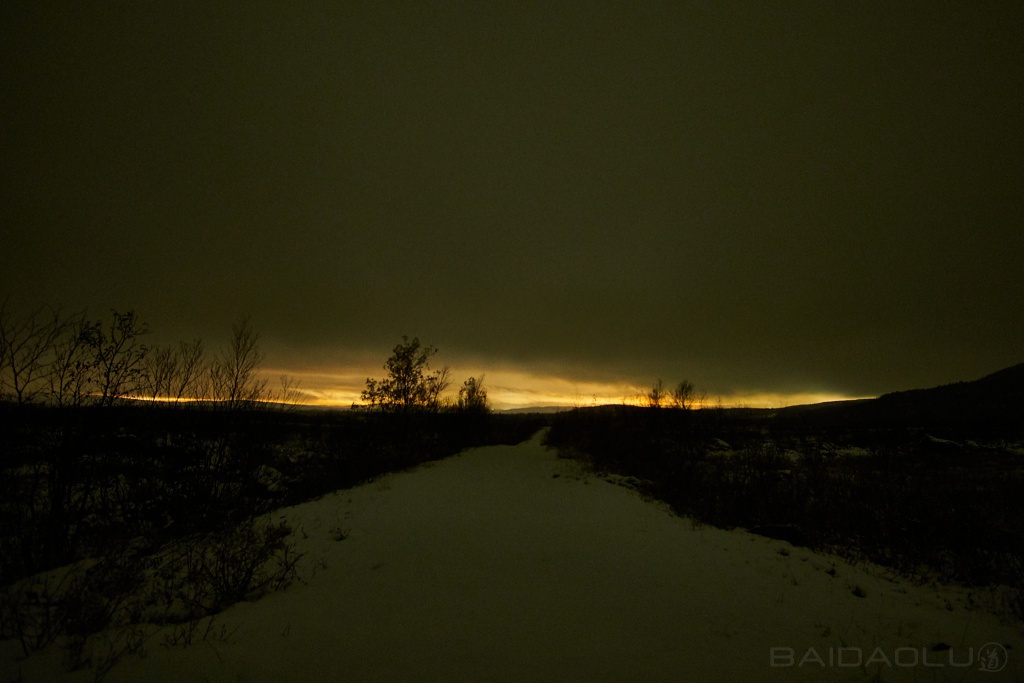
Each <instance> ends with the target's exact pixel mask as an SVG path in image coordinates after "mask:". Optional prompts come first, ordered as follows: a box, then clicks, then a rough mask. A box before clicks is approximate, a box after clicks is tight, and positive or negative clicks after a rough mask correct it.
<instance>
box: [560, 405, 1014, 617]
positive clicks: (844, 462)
mask: <svg viewBox="0 0 1024 683" xmlns="http://www.w3.org/2000/svg"><path fill="white" fill-rule="evenodd" d="M659 389H660V387H659V386H658V385H656V386H655V390H654V391H652V394H653V395H654V396H657V395H658V390H659ZM657 405H658V402H657V401H654V400H653V399H652V400H651V401H650V402H649V403H648V407H633V406H607V407H600V408H584V409H577V410H574V411H571V412H565V413H560V414H557V415H555V416H554V418H553V425H552V427H551V429H550V431H549V433H548V436H547V442H548V444H549V445H551V446H555V447H557V448H558V449H559V451H560V454H561V455H562V456H563V457H572V458H577V459H580V460H583V461H585V462H586V463H589V465H590V466H591V467H592V468H593V469H594V470H596V471H598V472H606V473H613V474H616V475H621V476H622V477H628V478H629V481H630V482H632V483H633V484H634V485H635V486H636V487H637V488H638V489H639V490H640V491H641V492H643V493H644V494H646V495H649V496H651V497H653V498H657V499H659V500H662V501H665V502H667V503H668V504H669V505H670V506H671V507H672V509H673V510H674V511H676V512H677V513H678V514H680V515H685V516H689V517H691V518H693V519H694V520H696V521H697V522H699V523H703V524H709V525H714V526H718V527H722V528H726V529H731V528H745V529H749V530H751V531H754V532H755V533H759V534H762V535H765V536H769V537H773V538H778V539H781V540H785V541H789V542H791V543H793V544H796V545H802V546H807V547H810V548H812V549H815V550H820V551H825V552H830V553H835V554H838V555H840V556H843V557H845V558H847V559H851V560H855V561H859V560H868V561H871V562H875V563H878V564H881V565H884V566H887V567H891V568H893V569H894V570H896V571H898V572H900V573H901V574H903V575H906V576H909V577H913V578H915V579H918V580H922V581H928V580H938V581H945V582H955V583H958V584H962V585H967V586H1003V587H1009V588H1010V590H1009V591H1008V592H1007V593H1006V594H1005V598H1004V599H1005V604H1004V605H1003V607H1005V608H1006V609H1007V610H1008V611H1009V612H1010V613H1012V614H1014V615H1015V616H1016V617H1017V618H1018V619H1024V598H1022V596H1024V572H1022V560H1024V507H1022V506H1021V505H1020V502H1019V501H1020V492H1021V490H1024V426H1022V425H1021V423H1020V422H1019V421H1017V422H1013V423H1011V422H1009V421H1006V420H1002V419H1000V420H999V421H997V422H995V423H990V422H984V421H983V422H981V423H975V424H973V425H967V424H963V423H959V424H957V425H956V426H955V428H953V427H951V426H950V423H949V422H948V421H944V420H934V421H933V420H928V419H926V418H924V417H921V418H920V419H918V420H916V421H911V422H909V423H908V422H899V423H894V422H892V421H890V420H887V419H883V418H879V419H878V420H875V421H871V420H866V419H864V418H863V414H866V411H860V412H857V413H855V414H854V413H852V412H851V414H850V415H847V414H845V413H841V412H839V411H838V410H837V411H834V412H831V413H827V414H825V413H822V414H817V413H815V412H814V411H804V412H801V411H778V412H777V413H776V412H775V411H765V410H743V409H732V410H723V409H702V410H688V409H675V410H672V409H666V408H658V407H655V406H657ZM993 425H995V427H993Z"/></svg>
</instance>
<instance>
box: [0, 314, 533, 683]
mask: <svg viewBox="0 0 1024 683" xmlns="http://www.w3.org/2000/svg"><path fill="white" fill-rule="evenodd" d="M147 333H148V326H147V325H145V324H144V323H143V322H141V321H140V320H139V318H138V317H137V316H136V315H135V314H134V313H132V312H128V313H120V312H112V314H111V315H110V317H109V318H107V319H105V320H91V319H88V318H87V317H86V316H84V315H78V314H76V315H65V314H63V313H62V312H61V311H60V310H58V309H45V310H40V311H36V312H33V313H31V314H29V315H25V316H20V317H18V316H14V315H13V314H11V313H10V311H9V310H6V309H4V310H0V399H2V400H0V425H2V429H0V638H4V639H7V638H13V639H15V640H16V641H17V642H18V643H19V645H20V648H21V650H22V652H23V654H24V655H25V656H28V655H29V654H31V653H32V652H34V651H36V650H39V649H42V648H46V647H59V648H61V649H62V651H63V652H64V656H65V660H66V663H67V665H68V667H69V668H71V669H77V668H83V667H88V668H89V669H91V670H92V671H93V673H94V675H95V677H96V678H97V679H99V678H102V676H103V675H104V674H105V673H106V671H108V670H109V668H110V667H111V666H113V665H114V664H115V663H116V661H117V660H118V659H119V658H120V657H122V656H123V655H125V654H128V653H131V652H139V651H141V650H143V649H144V648H145V647H146V646H147V645H150V646H151V645H152V644H153V643H152V641H151V638H152V635H153V634H154V633H155V632H156V631H157V629H158V628H159V627H165V628H164V631H163V632H164V633H166V632H167V630H166V627H168V626H172V627H173V629H172V630H171V633H172V634H173V635H172V636H170V637H168V638H167V639H166V640H167V642H165V643H161V644H162V645H168V646H178V645H188V644H190V643H192V642H195V641H198V640H203V639H208V638H227V637H228V636H229V634H226V633H223V632H222V631H221V630H219V629H218V628H217V627H216V626H215V619H216V615H217V614H218V613H219V612H220V611H222V610H223V609H225V608H226V607H228V606H230V605H231V604H233V603H235V602H238V601H240V600H251V599H256V598H258V597H259V596H261V595H263V594H265V593H266V592H268V591H272V590H278V589H281V588H284V587H286V586H288V585H289V584H291V583H292V582H293V581H295V580H301V576H299V575H298V574H297V569H296V568H297V562H298V559H299V558H298V557H297V556H296V553H295V550H294V544H293V543H292V541H291V538H290V537H291V535H292V533H293V532H297V530H294V529H291V528H289V527H288V526H287V525H282V524H280V523H272V522H269V521H267V520H268V517H269V516H268V515H267V513H269V512H271V511H273V510H275V509H278V508H280V507H282V506H287V505H292V504H296V503H299V502H303V501H306V500H310V499H313V498H316V497H319V496H321V495H324V494H326V493H329V492H331V491H335V490H338V489H344V488H348V487H352V486H355V485H358V484H360V483H363V482H366V481H369V480H372V479H373V478H375V477H378V476H380V475H382V474H385V473H388V472H392V471H396V470H402V469H406V468H409V467H413V466H415V465H418V464H420V463H423V462H426V461H429V460H434V459H438V458H442V457H445V456H448V455H451V454H454V453H457V452H458V451H460V450H462V449H464V448H468V447H472V446H478V445H487V444H497V443H517V442H519V441H522V440H523V439H525V438H528V437H529V436H530V435H531V434H533V433H534V432H536V430H537V429H538V428H539V427H540V426H541V423H540V421H539V420H540V418H538V417H535V416H510V415H509V416H506V415H497V414H492V413H491V412H490V411H489V410H488V408H487V404H486V389H485V388H484V387H483V384H482V381H478V380H477V379H475V378H470V379H469V380H466V382H465V383H464V384H463V387H462V390H461V391H460V392H458V397H457V398H454V397H453V398H448V397H447V396H445V395H444V393H443V392H444V390H445V388H446V387H447V380H446V377H447V370H444V371H443V372H432V371H431V370H430V368H429V360H430V358H431V357H432V356H433V354H434V353H435V351H434V350H433V349H432V348H430V347H422V346H421V345H420V343H419V341H418V340H416V339H414V340H412V341H411V342H410V341H409V340H408V339H403V342H402V343H401V344H399V345H398V346H397V347H396V348H395V350H394V352H393V354H392V356H391V357H390V358H389V359H388V361H387V363H386V365H385V369H386V371H387V374H386V376H385V377H384V378H383V379H381V380H377V381H375V380H368V381H367V391H368V392H369V394H370V396H369V400H368V402H367V405H366V406H364V407H362V408H361V409H357V410H335V411H329V410H310V409H304V408H302V407H301V406H297V405H295V399H296V397H297V396H298V394H297V387H296V385H295V383H294V382H292V381H291V380H290V379H288V378H282V380H281V382H280V388H271V387H270V386H269V384H268V381H267V379H266V378H265V377H264V376H263V374H262V372H261V363H262V360H263V353H262V350H261V347H260V337H259V335H258V334H257V333H256V332H255V331H254V329H253V327H252V325H251V323H250V322H249V321H248V320H247V319H242V320H241V321H239V322H238V323H236V324H235V325H234V326H233V327H232V330H231V336H230V338H229V340H228V342H227V343H226V344H225V345H224V346H223V347H222V348H218V349H214V350H213V351H208V350H207V348H206V346H205V344H204V343H203V342H202V341H201V340H193V341H189V342H183V343H181V344H179V345H176V346H168V347H152V346H149V345H147V344H146V340H147Z"/></svg>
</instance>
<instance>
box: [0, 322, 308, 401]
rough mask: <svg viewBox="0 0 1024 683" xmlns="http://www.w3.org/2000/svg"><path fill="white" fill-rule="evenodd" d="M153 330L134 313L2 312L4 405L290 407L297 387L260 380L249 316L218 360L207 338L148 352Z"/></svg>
mask: <svg viewBox="0 0 1024 683" xmlns="http://www.w3.org/2000/svg"><path fill="white" fill-rule="evenodd" d="M149 332H150V328H149V325H148V324H146V323H145V322H143V321H142V320H140V319H139V316H138V315H137V314H136V313H135V312H134V311H126V312H121V311H116V310H112V311H111V312H110V314H109V316H108V317H106V318H99V319H94V318H91V317H89V316H88V315H86V314H85V313H82V312H76V313H68V312H66V311H64V310H63V309H61V308H59V307H44V308H39V309H36V310H33V311H31V312H29V313H27V314H21V315H18V314H16V313H14V312H13V311H12V310H11V308H10V307H9V306H8V304H7V303H6V302H5V303H4V305H3V306H0V400H4V401H9V402H13V403H16V404H18V405H27V404H32V403H42V404H46V405H55V406H62V407H78V406H86V405H95V406H112V405H115V404H117V403H121V402H124V401H125V400H127V399H149V400H159V401H163V402H167V403H171V404H185V403H191V404H208V405H217V406H223V407H227V408H239V407H243V406H257V405H261V404H267V403H270V402H281V403H291V402H294V401H295V400H296V399H297V398H298V386H297V384H296V383H295V382H294V380H292V379H291V378H289V377H287V376H282V377H281V386H280V388H279V389H272V388H270V387H269V386H268V380H267V379H266V378H264V377H261V375H260V365H261V363H262V361H263V358H264V354H263V351H262V349H261V347H260V335H259V334H258V333H257V332H256V331H255V330H254V329H253V327H252V323H251V321H250V319H249V318H248V317H243V318H242V319H241V320H239V321H238V322H237V323H235V324H234V325H233V326H232V328H231V338H230V340H229V343H228V344H227V346H225V347H223V348H220V349H217V350H215V351H213V352H212V353H211V352H209V351H207V349H206V346H205V345H204V343H203V341H202V339H194V340H192V341H187V342H186V341H182V342H179V343H178V344H176V345H149V344H147V343H146V336H147V335H148V334H149Z"/></svg>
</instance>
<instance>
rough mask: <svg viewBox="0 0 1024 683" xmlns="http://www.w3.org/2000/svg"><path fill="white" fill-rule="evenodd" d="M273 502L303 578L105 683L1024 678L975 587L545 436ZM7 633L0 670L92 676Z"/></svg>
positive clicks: (149, 650) (29, 677)
mask: <svg viewBox="0 0 1024 683" xmlns="http://www.w3.org/2000/svg"><path fill="white" fill-rule="evenodd" d="M556 475H557V476H556ZM273 516H274V517H275V518H277V517H284V518H287V519H288V520H289V521H290V522H291V523H292V524H293V525H294V527H295V529H296V531H295V533H294V539H295V542H296V545H297V548H298V549H299V550H300V551H303V552H305V553H306V555H305V557H304V558H303V560H302V565H301V569H300V574H301V576H302V577H303V579H304V581H303V582H301V583H297V584H295V585H293V586H292V587H291V588H289V589H287V590H286V591H283V592H280V593H274V594H271V595H268V596H266V597H264V598H262V599H261V600H259V601H256V602H249V603H241V604H238V605H235V606H234V607H232V608H230V609H228V610H227V611H225V612H224V613H222V614H221V615H219V616H218V617H217V620H216V622H215V624H216V628H215V629H214V630H213V632H214V633H224V634H230V636H228V637H227V638H226V642H225V641H224V640H223V639H219V638H217V637H212V638H208V639H207V640H206V641H205V642H200V643H196V644H193V645H192V646H190V647H187V648H185V647H170V648H169V647H165V646H163V645H161V643H162V642H163V638H164V637H165V636H166V633H157V634H154V636H153V637H151V638H150V639H149V641H148V643H147V647H146V654H145V656H144V657H139V656H136V655H129V656H126V657H125V658H124V659H122V660H121V661H120V662H119V663H118V665H117V666H115V667H114V668H113V670H112V671H110V673H109V674H108V675H107V677H106V679H105V680H107V681H118V682H120V681H125V682H127V681H133V682H140V681H202V680H209V681H313V680H345V681H410V680H431V681H433V680H444V681H463V680H464V681H479V680H489V681H542V680H544V681H627V680H628V681H730V682H732V681H776V680H778V681H783V680H785V681H789V680H799V681H835V680H841V681H846V680H850V681H865V680H874V676H875V674H880V678H881V680H883V681H910V680H974V679H977V678H978V677H979V676H981V677H982V678H984V676H985V674H984V673H981V672H979V671H977V669H978V668H979V667H980V666H981V664H982V660H981V656H980V655H981V648H982V647H983V646H985V645H986V644H988V643H997V644H999V645H1002V646H1004V647H1006V648H1007V652H1008V653H1009V654H1008V663H1006V661H1005V659H1004V660H1002V662H1001V663H1004V664H1006V666H1005V668H1004V669H1003V671H1002V672H1000V674H999V675H998V677H997V678H993V679H992V680H999V681H1004V680H1005V681H1010V680H1020V679H1021V678H1022V677H1024V666H1022V663H1021V661H1020V660H1021V659H1024V656H1022V654H1024V649H1022V635H1024V633H1022V631H1021V629H1020V626H1019V625H1013V624H1011V623H1003V622H1001V621H1000V619H998V618H997V617H996V616H995V615H994V614H993V613H992V612H991V611H989V610H987V609H984V608H982V607H980V606H978V604H977V603H978V602H979V601H980V598H981V596H979V595H971V594H969V593H968V591H966V590H965V589H960V588H954V587H948V586H919V585H914V584H912V583H910V582H908V581H905V580H902V579H899V578H897V577H894V576H892V575H890V574H889V573H887V572H886V571H885V570H883V569H881V568H879V567H875V566H872V565H866V564H861V565H857V566H853V565H850V564H849V563H847V562H844V561H842V560H840V559H838V558H835V557H831V556H827V555H823V554H818V553H813V552H811V551H809V550H807V549H804V548H794V547H792V546H790V545H788V544H786V543H784V542H781V541H773V540H770V539H766V538H762V537H759V536H755V535H752V534H748V533H745V532H741V531H724V530H720V529H715V528H710V527H697V526H695V525H694V524H693V523H692V522H691V521H690V520H687V519H684V518H680V517H677V516H675V515H673V514H671V513H670V512H669V511H668V510H667V509H666V508H664V507H663V506H661V505H659V504H657V503H653V502H650V501H646V500H644V499H643V498H641V496H640V495H639V494H638V493H637V492H636V491H634V490H631V489H629V488H627V487H623V486H617V485H615V484H613V483H610V482H608V481H605V480H603V479H601V478H600V477H597V476H590V475H588V474H587V473H586V472H585V471H584V470H583V469H582V468H581V466H580V465H579V464H578V463H576V462H574V461H570V460H563V459H559V458H557V457H556V455H555V452H554V451H552V450H548V449H546V448H544V447H543V446H542V445H541V443H540V438H539V435H538V436H537V437H535V438H534V439H533V440H532V441H530V442H527V443H524V444H521V445H519V446H498V447H489V448H480V449H474V450H470V451H466V452H464V453H463V454H461V455H459V456H456V457H453V458H450V459H448V460H444V461H441V462H438V463H434V464H431V465H428V466H424V467H421V468H419V469H416V470H414V471H410V472H404V473H398V474H393V475H388V476H386V477H383V478H381V479H379V480H377V481H375V482H373V483H370V484H367V485H364V486H361V487H358V488H356V489H352V490H348V491H341V492H337V493H335V494H332V495H329V496H326V497H324V498H321V499H320V500H317V501H313V502H310V503H305V504H302V505H298V506H296V507H293V508H288V509H283V510H280V511H277V512H276V513H274V515H273ZM342 535H343V536H344V538H343V540H338V539H339V537H340V536H342ZM855 591H856V592H857V593H858V594H862V595H863V597H858V595H855V594H854V593H855ZM972 601H973V602H974V603H975V604H973V605H971V604H969V603H971V602H972ZM168 630H169V629H168ZM939 644H945V645H948V646H950V647H951V649H950V650H945V649H940V650H938V651H934V652H933V651H932V649H931V648H933V646H936V645H939ZM0 646H2V649H0V661H2V662H5V663H4V664H3V666H2V668H0V675H3V677H4V679H5V680H10V679H12V678H14V677H15V675H16V674H17V673H18V672H19V670H20V672H21V675H22V676H23V677H24V680H26V681H36V680H69V681H71V680H82V681H85V680H91V674H90V673H89V672H82V671H80V672H74V673H61V674H58V673H57V672H58V671H59V670H60V669H59V666H58V662H59V653H58V652H56V651H55V650H54V651H46V652H43V653H40V654H38V655H36V656H34V657H32V658H30V659H28V660H26V661H22V662H15V661H13V659H14V654H13V653H15V652H16V648H14V647H13V644H12V643H11V642H5V643H0ZM940 647H941V646H940ZM773 648H774V649H773ZM839 648H846V649H844V650H842V651H840V650H839ZM922 649H923V650H922ZM915 652H916V653H917V654H916V655H915V654H914V653H915ZM837 654H838V655H839V657H838V659H837ZM872 655H873V660H872V661H874V662H876V663H873V664H871V665H869V666H856V660H857V658H858V657H859V658H860V660H861V662H862V663H863V662H864V661H866V660H868V659H869V658H871V657H872ZM912 656H913V657H916V659H911V657H912ZM951 656H952V657H953V661H955V662H960V663H963V662H970V663H971V666H970V667H967V668H959V667H953V666H950V665H949V662H950V657H951ZM801 660H802V661H803V666H797V664H798V663H799V662H800V661H801ZM886 660H888V661H889V662H891V663H892V664H891V665H886V664H885V663H884V662H885V661H886ZM897 660H898V664H897ZM926 661H927V662H928V663H930V664H932V666H931V667H928V668H925V667H924V662H926ZM773 662H774V664H775V666H773V665H772V664H773ZM878 662H881V663H878ZM840 663H843V664H844V666H839V664H840ZM997 663H999V662H997ZM845 664H852V665H850V666H846V665H845ZM903 664H906V666H903ZM912 664H916V666H912Z"/></svg>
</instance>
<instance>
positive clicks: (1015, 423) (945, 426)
mask: <svg viewBox="0 0 1024 683" xmlns="http://www.w3.org/2000/svg"><path fill="white" fill-rule="evenodd" d="M778 417H779V418H780V419H781V420H799V421H803V422H806V421H814V422H821V423H830V424H837V423H842V424H848V425H850V426H879V427H897V426H903V427H908V428H915V427H917V428H922V429H929V430H935V431H942V432H946V433H949V432H957V431H962V430H970V431H972V432H974V433H977V432H978V431H979V430H981V431H989V432H1007V431H1012V432H1020V431H1024V363H1021V364H1019V365H1014V366H1013V367H1009V368H1006V369H1004V370H1000V371H998V372H994V373H992V374H991V375H986V376H985V377H982V378H981V379H976V380H972V381H968V382H956V383H954V384H946V385H942V386H938V387H932V388H930V389H911V390H909V391H896V392H892V393H888V394H884V395H882V396H879V397H878V398H875V399H864V400H859V401H842V402H837V403H827V404H816V405H810V406H793V407H790V408H783V409H781V410H780V411H779V412H778Z"/></svg>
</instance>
